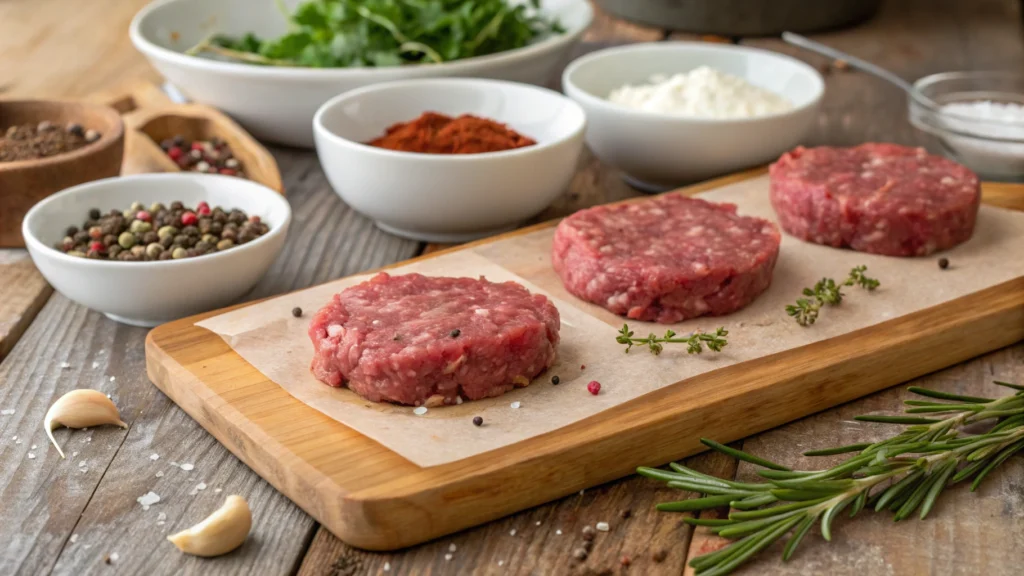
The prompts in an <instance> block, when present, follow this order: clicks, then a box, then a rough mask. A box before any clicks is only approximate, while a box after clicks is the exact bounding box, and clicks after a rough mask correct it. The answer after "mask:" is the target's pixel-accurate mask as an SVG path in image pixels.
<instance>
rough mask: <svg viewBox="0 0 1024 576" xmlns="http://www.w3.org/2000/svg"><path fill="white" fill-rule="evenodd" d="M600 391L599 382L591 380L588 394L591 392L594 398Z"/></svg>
mask: <svg viewBox="0 0 1024 576" xmlns="http://www.w3.org/2000/svg"><path fill="white" fill-rule="evenodd" d="M600 391H601V383H600V382H598V381H597V380H591V381H590V383H589V384H587V392H590V393H591V394H593V395H594V396H597V394H598V393H599V392H600Z"/></svg>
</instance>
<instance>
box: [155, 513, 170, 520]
mask: <svg viewBox="0 0 1024 576" xmlns="http://www.w3.org/2000/svg"><path fill="white" fill-rule="evenodd" d="M156 519H157V520H167V514H164V513H163V512H161V513H159V514H157V515H156Z"/></svg>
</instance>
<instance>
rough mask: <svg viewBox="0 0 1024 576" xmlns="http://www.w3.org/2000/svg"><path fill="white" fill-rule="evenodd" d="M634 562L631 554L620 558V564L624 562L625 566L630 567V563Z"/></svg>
mask: <svg viewBox="0 0 1024 576" xmlns="http://www.w3.org/2000/svg"><path fill="white" fill-rule="evenodd" d="M632 563H633V561H632V560H630V558H629V556H623V557H622V558H619V564H622V565H623V566H625V567H629V565H630V564H632Z"/></svg>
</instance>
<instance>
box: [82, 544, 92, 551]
mask: <svg viewBox="0 0 1024 576" xmlns="http://www.w3.org/2000/svg"><path fill="white" fill-rule="evenodd" d="M82 548H85V549H86V550H88V549H89V548H92V544H82Z"/></svg>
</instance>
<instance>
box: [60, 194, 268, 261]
mask: <svg viewBox="0 0 1024 576" xmlns="http://www.w3.org/2000/svg"><path fill="white" fill-rule="evenodd" d="M197 213H198V214H200V215H199V216H197ZM229 215H230V216H229ZM229 218H233V220H234V222H228V220H229ZM269 231H270V227H269V226H267V225H266V224H264V223H263V221H262V220H260V219H259V218H258V217H249V216H248V215H246V214H245V213H244V212H242V211H241V210H238V209H232V210H225V209H224V208H222V207H220V206H217V207H214V208H212V209H211V208H210V205H209V203H207V202H200V203H199V206H198V207H197V208H196V209H195V210H193V209H191V208H188V207H186V206H185V205H184V204H182V203H181V202H172V203H171V204H170V208H167V207H166V206H165V205H164V204H162V203H159V202H157V203H154V204H152V205H150V206H149V208H146V207H145V206H143V205H142V204H141V203H140V202H134V203H132V205H131V207H129V208H128V209H126V210H117V209H115V210H110V211H109V212H108V213H106V214H104V213H103V212H101V211H100V210H99V209H98V208H92V209H90V210H89V213H88V218H87V219H86V220H85V221H84V222H83V223H82V227H81V228H78V227H75V226H69V227H67V228H65V230H64V236H63V238H62V239H61V240H60V241H59V242H57V243H56V244H55V245H54V247H55V248H56V249H57V250H60V251H61V252H64V253H65V254H68V255H69V256H77V257H85V258H96V259H105V260H120V261H122V262H136V261H154V260H171V259H181V258H192V257H195V256H202V255H204V254H212V253H215V252H222V251H224V250H228V249H230V248H233V247H235V246H237V245H239V244H245V243H246V242H251V241H252V240H255V239H256V238H259V237H260V236H262V235H264V234H266V233H267V232H269Z"/></svg>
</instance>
